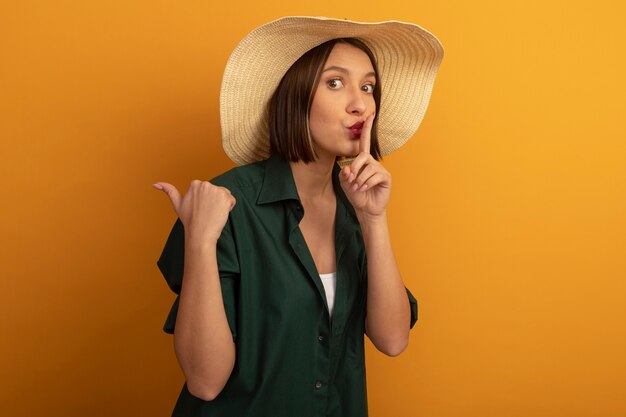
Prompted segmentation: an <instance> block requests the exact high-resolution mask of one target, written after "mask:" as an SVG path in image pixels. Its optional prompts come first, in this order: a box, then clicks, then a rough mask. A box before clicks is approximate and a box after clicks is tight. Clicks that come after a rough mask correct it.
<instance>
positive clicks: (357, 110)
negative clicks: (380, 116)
mask: <svg viewBox="0 0 626 417" xmlns="http://www.w3.org/2000/svg"><path fill="white" fill-rule="evenodd" d="M365 110H367V105H366V103H365V97H364V96H363V91H361V89H360V88H359V89H356V91H352V92H351V94H350V97H349V99H348V106H347V108H346V111H347V112H348V113H350V114H363V113H364V112H365Z"/></svg>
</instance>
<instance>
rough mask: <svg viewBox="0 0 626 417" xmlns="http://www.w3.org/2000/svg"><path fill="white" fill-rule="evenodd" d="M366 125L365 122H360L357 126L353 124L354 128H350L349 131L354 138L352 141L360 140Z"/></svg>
mask: <svg viewBox="0 0 626 417" xmlns="http://www.w3.org/2000/svg"><path fill="white" fill-rule="evenodd" d="M364 124H365V122H364V121H362V120H361V121H358V122H356V123H355V124H353V125H352V126H350V127H348V128H347V129H348V131H349V132H350V136H351V137H352V139H360V138H361V131H362V130H363V125H364Z"/></svg>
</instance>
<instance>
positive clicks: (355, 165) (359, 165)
mask: <svg viewBox="0 0 626 417" xmlns="http://www.w3.org/2000/svg"><path fill="white" fill-rule="evenodd" d="M375 163H376V161H375V160H374V158H373V157H372V155H370V154H369V153H363V152H361V153H360V154H358V155H357V157H356V158H354V160H353V161H352V163H351V164H350V172H351V174H350V177H349V178H348V181H349V182H351V183H352V182H354V179H355V178H356V177H358V176H359V174H360V173H361V170H362V169H363V167H364V166H366V165H369V164H375Z"/></svg>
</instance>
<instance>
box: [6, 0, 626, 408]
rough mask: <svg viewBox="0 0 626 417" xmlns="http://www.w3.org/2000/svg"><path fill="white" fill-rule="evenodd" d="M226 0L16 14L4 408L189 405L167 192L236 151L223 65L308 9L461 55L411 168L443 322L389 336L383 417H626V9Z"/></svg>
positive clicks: (415, 264)
mask: <svg viewBox="0 0 626 417" xmlns="http://www.w3.org/2000/svg"><path fill="white" fill-rule="evenodd" d="M213 3H215V2H208V1H205V2H200V1H187V2H174V1H171V2H155V1H107V2H105V1H99V2H93V1H92V2H79V1H74V2H72V1H48V2H42V1H40V2H35V1H30V2H19V3H18V2H12V3H11V4H8V2H4V3H3V4H2V6H0V50H1V54H0V56H1V58H0V59H1V61H2V63H1V65H0V115H1V116H0V117H1V118H2V121H1V123H0V138H1V148H0V149H1V154H0V155H1V158H2V163H1V164H0V181H2V187H1V190H2V204H0V214H1V218H2V224H1V230H0V232H1V233H0V238H1V248H0V265H2V270H3V271H2V280H3V288H2V291H1V292H0V297H1V299H0V308H1V309H2V310H1V312H2V314H1V316H2V317H3V318H4V323H3V328H2V331H3V334H4V336H3V341H2V343H0V369H2V371H1V372H2V379H1V382H0V384H1V386H0V409H1V410H3V411H2V414H3V415H7V416H9V415H10V416H13V417H18V416H34V415H38V416H84V415H90V416H138V415H150V416H168V415H170V413H171V410H172V407H173V405H174V401H175V400H176V398H177V396H178V392H179V390H180V387H181V384H182V382H183V379H182V373H181V372H180V371H179V369H178V366H177V363H176V359H175V356H174V352H173V347H172V339H171V336H168V335H165V334H164V333H162V332H161V326H162V324H163V321H164V319H165V316H166V313H167V311H168V309H169V306H170V304H171V302H172V300H173V295H172V294H171V293H170V292H169V291H168V289H167V287H166V285H165V281H164V280H163V279H162V278H161V276H160V274H159V272H158V270H157V268H156V265H155V262H156V259H157V257H158V255H159V253H160V250H161V248H162V246H163V243H164V242H165V239H166V236H167V233H168V231H169V229H170V227H171V225H172V222H173V221H174V215H173V212H172V210H171V208H170V206H169V204H168V202H167V201H166V199H165V198H164V196H163V195H162V194H160V193H158V192H157V191H155V190H153V189H152V188H151V187H150V184H151V183H153V182H155V181H158V180H168V181H171V182H173V183H175V184H177V185H178V186H179V187H185V188H186V185H187V184H188V182H189V181H190V180H191V179H193V178H203V179H208V178H210V177H212V176H214V175H216V174H218V173H220V172H222V171H224V170H225V169H227V168H229V167H231V166H232V165H233V164H232V163H231V162H230V161H229V160H228V159H227V158H226V157H225V155H224V154H223V152H222V150H221V145H220V142H219V137H220V132H219V118H218V91H219V85H220V79H221V73H222V70H223V68H224V65H225V62H226V59H227V57H228V53H229V52H230V50H231V49H232V48H233V47H234V46H235V44H236V43H237V41H238V40H239V39H240V38H241V37H242V36H243V35H244V34H245V33H247V32H248V31H249V30H251V29H252V28H253V27H256V26H257V25H258V24H260V23H263V22H265V21H269V20H272V19H274V18H277V17H279V16H281V15H285V14H309V15H330V16H333V17H347V18H351V19H355V20H359V19H363V20H371V21H376V20H386V19H400V20H407V21H414V22H417V23H419V24H421V25H423V26H424V27H426V28H428V29H430V30H431V31H433V32H434V33H435V34H436V35H437V36H438V37H439V38H440V39H441V41H442V42H443V44H444V46H445V48H446V56H445V58H444V62H443V66H442V68H441V73H440V76H439V78H438V81H437V83H436V85H435V91H434V95H433V99H432V102H431V107H430V109H429V111H428V113H427V115H426V118H425V121H424V123H423V125H422V127H421V129H420V131H419V132H418V134H417V135H416V137H415V138H414V139H413V140H412V141H411V142H409V144H408V145H406V146H405V147H404V148H403V149H401V150H400V151H399V152H397V153H396V154H393V155H391V156H389V157H388V158H386V160H385V161H386V166H387V167H388V169H389V170H390V171H391V172H392V174H393V175H394V192H393V196H392V201H391V204H390V209H389V210H390V216H391V231H392V238H393V239H394V243H395V248H396V252H397V257H398V261H399V263H400V266H401V268H402V271H403V275H404V277H405V281H406V284H407V286H408V287H410V288H411V290H412V291H413V292H414V294H415V295H416V296H417V297H418V299H419V300H420V321H419V322H418V325H417V326H416V327H415V329H414V330H413V332H412V336H411V337H412V338H411V345H410V347H409V348H408V350H407V351H406V352H405V353H404V354H403V355H402V356H400V357H399V358H393V359H392V358H387V357H384V356H383V355H382V354H379V353H376V352H375V351H374V350H373V349H372V348H371V345H370V346H369V348H368V352H367V353H368V376H369V393H370V394H369V395H370V410H371V415H372V416H373V417H394V416H419V417H454V416H461V417H473V416H476V417H502V416H511V417H512V416H515V417H517V416H519V417H527V416H533V417H534V416H550V417H554V416H563V417H576V416H581V417H583V416H585V417H587V416H607V417H608V416H624V415H626V399H625V398H626V397H625V396H624V392H626V355H625V354H624V352H626V331H625V329H626V325H625V324H626V323H625V321H626V320H625V318H626V303H625V302H624V298H625V295H626V256H625V254H626V217H625V216H624V214H625V209H626V142H625V141H624V139H625V138H626V132H625V127H624V126H625V124H624V122H623V120H624V113H625V111H624V110H625V106H624V97H625V96H626V88H625V87H626V82H625V81H624V75H623V74H626V68H625V67H626V65H625V59H624V45H625V43H626V29H624V27H625V26H624V25H623V17H624V15H625V13H624V12H625V8H624V6H622V5H621V3H620V2H618V1H606V0H599V1H595V2H582V1H568V2H565V1H558V2H557V1H548V2H546V1H537V0H531V1H525V2H522V1H519V2H506V1H496V0H489V1H488V0H474V1H461V0H451V1H447V2H439V1H428V2H423V1H417V2H416V1H410V2H409V1H406V2H403V1H401V0H387V1H385V2H380V1H358V2H357V1H354V2H351V1H344V2H336V1H327V0H318V1H315V2H306V4H304V5H300V6H289V3H287V2H283V1H280V0H268V1H265V2H258V3H257V2H250V3H249V4H242V3H241V2H221V3H219V4H217V5H214V4H213Z"/></svg>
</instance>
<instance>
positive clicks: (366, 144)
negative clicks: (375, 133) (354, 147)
mask: <svg viewBox="0 0 626 417" xmlns="http://www.w3.org/2000/svg"><path fill="white" fill-rule="evenodd" d="M374 116H376V115H375V114H371V115H370V116H369V117H368V118H367V119H365V123H364V124H363V128H362V129H361V140H360V142H359V153H361V152H363V153H367V154H369V153H370V142H371V137H372V126H373V125H374Z"/></svg>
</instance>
